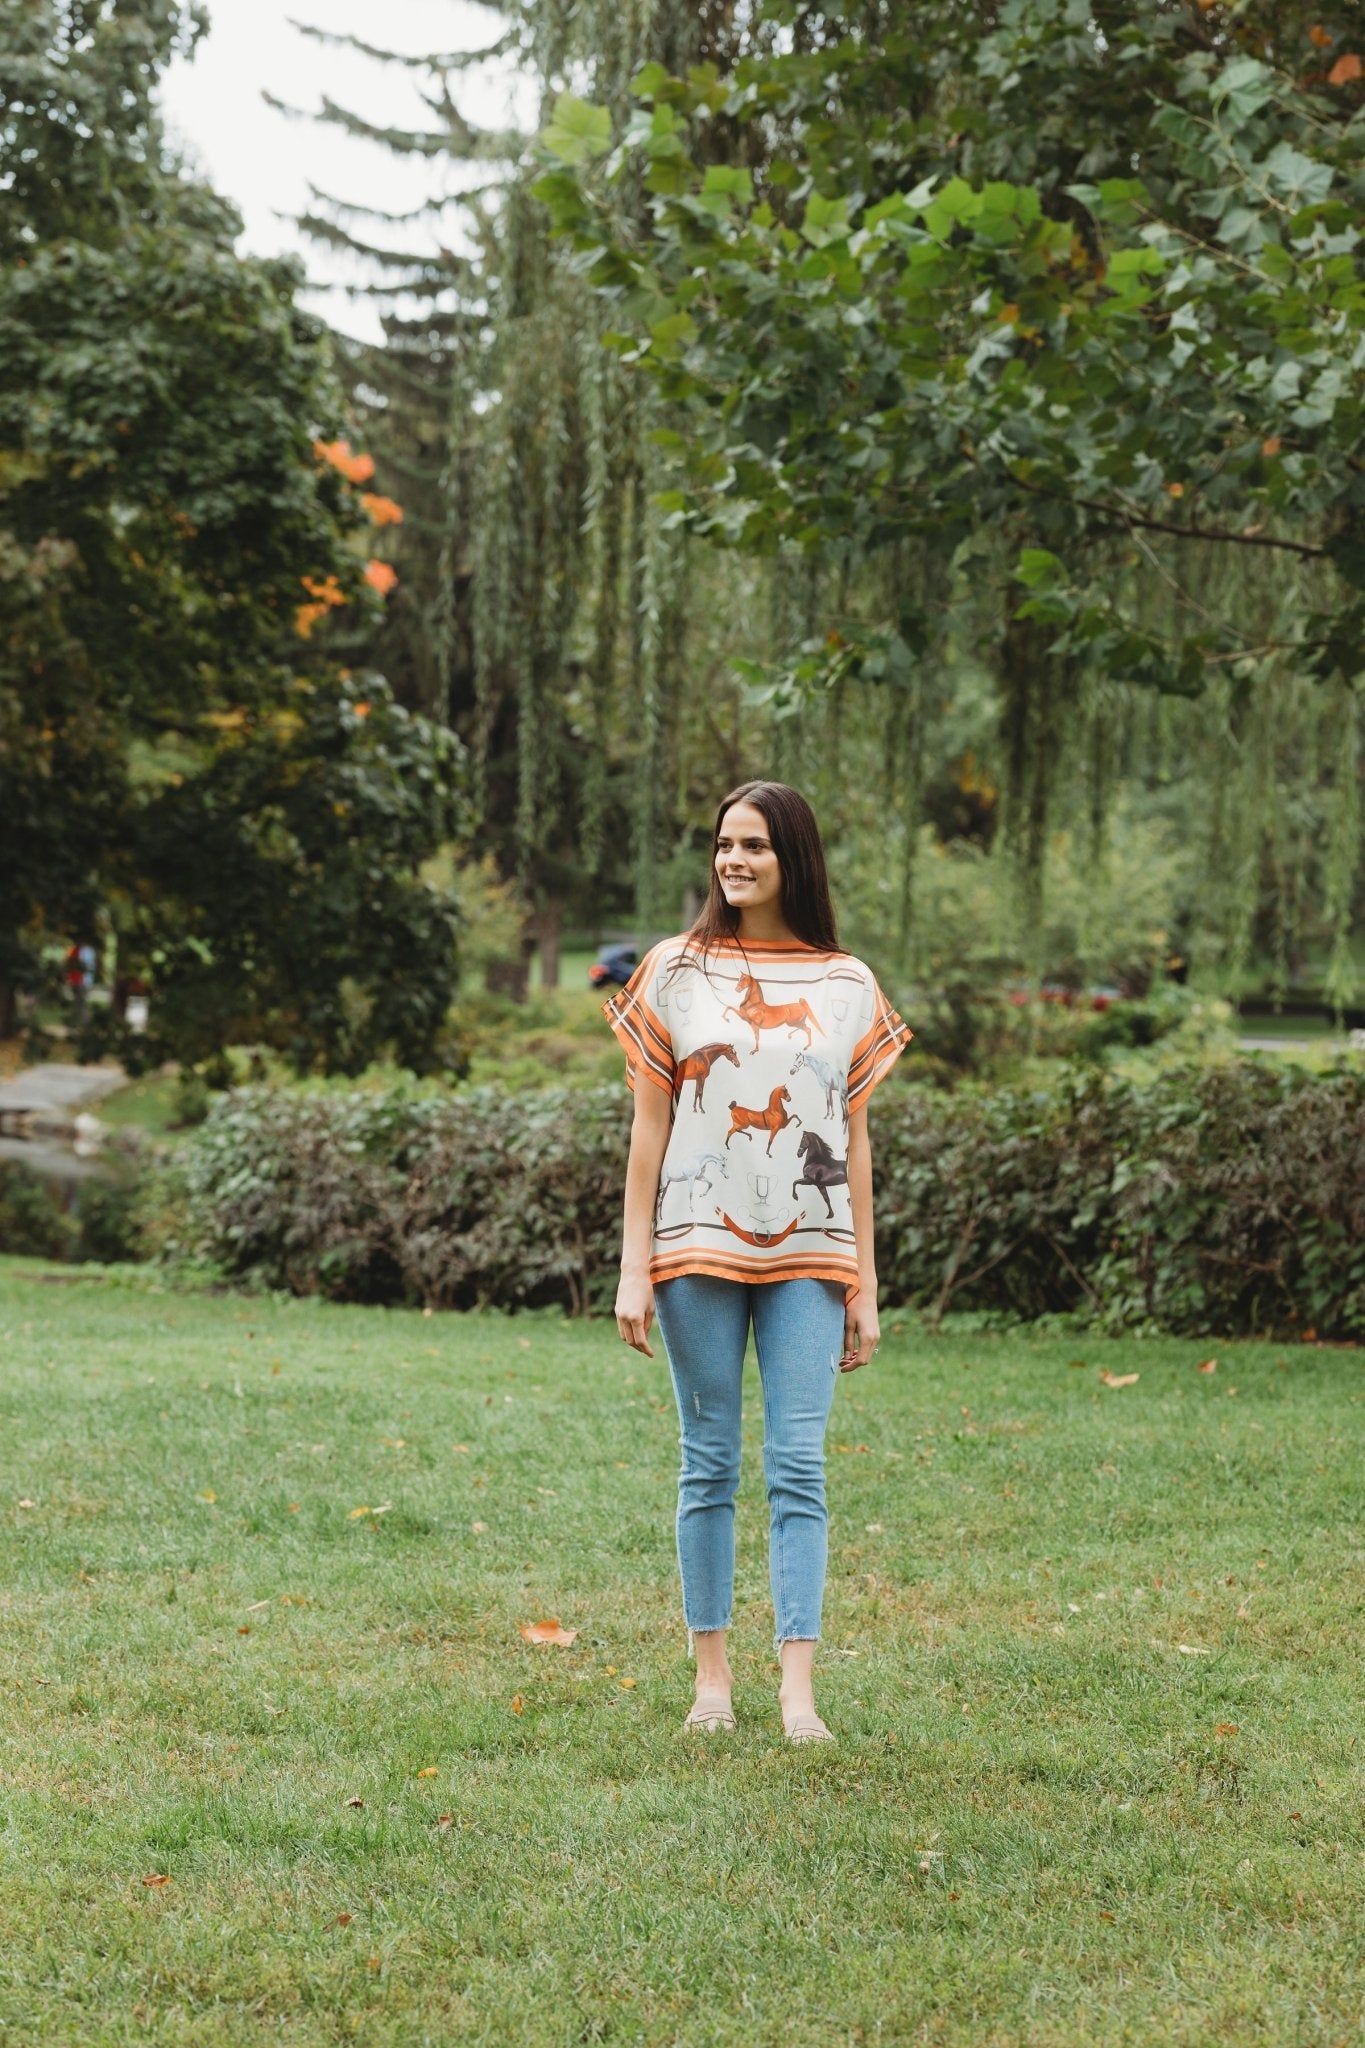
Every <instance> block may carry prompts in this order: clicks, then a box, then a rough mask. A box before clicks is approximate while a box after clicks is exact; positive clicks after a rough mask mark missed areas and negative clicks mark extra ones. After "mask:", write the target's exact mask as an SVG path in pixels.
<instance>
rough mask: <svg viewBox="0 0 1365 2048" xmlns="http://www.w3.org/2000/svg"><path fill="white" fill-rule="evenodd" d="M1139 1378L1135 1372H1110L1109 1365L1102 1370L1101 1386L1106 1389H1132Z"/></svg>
mask: <svg viewBox="0 0 1365 2048" xmlns="http://www.w3.org/2000/svg"><path fill="white" fill-rule="evenodd" d="M1139 1377H1140V1375H1139V1374H1137V1373H1135V1372H1110V1370H1109V1368H1108V1366H1107V1365H1106V1366H1102V1367H1101V1369H1100V1384H1101V1386H1105V1387H1131V1386H1132V1384H1133V1382H1134V1380H1136V1379H1138V1378H1139Z"/></svg>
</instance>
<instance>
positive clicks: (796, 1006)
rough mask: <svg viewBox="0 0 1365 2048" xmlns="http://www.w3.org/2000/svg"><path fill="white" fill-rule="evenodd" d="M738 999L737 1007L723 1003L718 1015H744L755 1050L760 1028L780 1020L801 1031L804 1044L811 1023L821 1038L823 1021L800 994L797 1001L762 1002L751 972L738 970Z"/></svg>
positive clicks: (778, 1023) (775, 1026)
mask: <svg viewBox="0 0 1365 2048" xmlns="http://www.w3.org/2000/svg"><path fill="white" fill-rule="evenodd" d="M739 999H740V1000H739V1008H738V1009H737V1010H736V1009H733V1008H731V1007H730V1006H729V1005H728V1004H727V1005H726V1007H725V1009H724V1010H723V1011H722V1012H721V1015H722V1016H723V1017H742V1018H743V1019H744V1022H745V1023H746V1024H747V1025H748V1026H749V1029H750V1030H751V1031H752V1032H753V1034H754V1051H755V1052H757V1051H758V1034H759V1032H760V1031H776V1030H778V1029H779V1028H780V1027H781V1026H782V1025H784V1024H785V1025H786V1027H787V1029H788V1031H804V1032H805V1034H806V1044H807V1045H809V1044H810V1033H811V1026H812V1024H813V1025H814V1026H815V1029H816V1030H817V1031H818V1032H819V1033H820V1036H821V1037H822V1038H823V1037H824V1035H825V1027H824V1025H823V1024H822V1023H821V1022H820V1019H819V1018H818V1017H817V1016H816V1014H815V1012H814V1010H812V1008H811V1006H810V1004H809V1003H808V1002H807V1001H806V999H805V997H804V996H802V998H801V1000H800V1002H797V1003H765V1002H764V1000H763V991H762V989H761V988H760V987H759V985H758V983H757V982H756V981H755V980H754V977H753V975H752V974H742V975H741V976H740V978H739Z"/></svg>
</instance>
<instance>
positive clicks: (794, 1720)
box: [786, 1714, 834, 1742]
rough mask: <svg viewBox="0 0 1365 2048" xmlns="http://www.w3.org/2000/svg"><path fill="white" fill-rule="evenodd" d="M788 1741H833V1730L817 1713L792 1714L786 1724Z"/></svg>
mask: <svg viewBox="0 0 1365 2048" xmlns="http://www.w3.org/2000/svg"><path fill="white" fill-rule="evenodd" d="M786 1729H787V1740H788V1742H833V1740H834V1731H833V1729H832V1728H826V1726H825V1724H824V1722H823V1721H822V1720H821V1719H820V1716H819V1715H818V1714H793V1715H792V1717H791V1719H790V1721H788V1722H787V1724H786Z"/></svg>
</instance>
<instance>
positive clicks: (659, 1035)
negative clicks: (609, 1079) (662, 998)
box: [602, 946, 677, 1095]
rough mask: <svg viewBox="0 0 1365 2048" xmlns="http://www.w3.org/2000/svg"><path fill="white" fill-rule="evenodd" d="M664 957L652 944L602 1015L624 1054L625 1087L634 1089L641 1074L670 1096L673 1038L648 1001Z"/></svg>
mask: <svg viewBox="0 0 1365 2048" xmlns="http://www.w3.org/2000/svg"><path fill="white" fill-rule="evenodd" d="M661 958H662V948H661V947H659V946H653V947H651V949H650V951H649V952H648V953H646V954H645V957H644V959H643V960H642V961H641V962H640V964H639V966H638V967H637V968H636V970H635V972H634V974H632V975H631V977H630V980H629V981H628V982H627V983H626V985H625V987H624V988H618V989H617V991H616V993H615V995H614V996H612V997H611V999H610V1001H609V1002H605V1003H603V1005H602V1015H603V1016H604V1017H605V1018H606V1020H607V1022H608V1024H610V1026H611V1028H612V1030H613V1032H614V1033H615V1034H616V1038H617V1040H618V1042H619V1044H620V1046H621V1049H622V1051H623V1052H624V1053H625V1056H626V1086H627V1087H628V1088H631V1089H633V1088H634V1086H635V1076H636V1075H637V1073H638V1074H643V1075H644V1076H645V1078H646V1080H649V1081H652V1082H653V1083H654V1085H655V1086H656V1087H657V1088H662V1089H664V1090H665V1091H666V1092H667V1093H668V1094H669V1095H671V1094H672V1093H673V1083H674V1080H675V1078H676V1075H677V1062H676V1060H675V1059H674V1057H673V1041H672V1039H671V1038H670V1037H669V1035H668V1032H667V1030H666V1029H665V1027H664V1025H663V1023H662V1021H661V1019H660V1017H659V1013H658V1011H657V1010H655V1009H654V1007H653V1005H652V1004H651V1002H650V1000H649V997H650V995H651V994H652V993H653V989H654V979H655V975H656V974H657V972H658V969H659V966H660V962H661Z"/></svg>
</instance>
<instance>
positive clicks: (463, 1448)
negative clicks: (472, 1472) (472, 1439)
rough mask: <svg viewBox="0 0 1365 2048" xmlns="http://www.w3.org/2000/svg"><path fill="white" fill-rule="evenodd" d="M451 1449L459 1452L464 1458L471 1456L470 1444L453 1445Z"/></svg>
mask: <svg viewBox="0 0 1365 2048" xmlns="http://www.w3.org/2000/svg"><path fill="white" fill-rule="evenodd" d="M450 1448H451V1450H452V1451H458V1452H459V1454H460V1456H461V1457H462V1458H467V1457H468V1456H469V1445H468V1444H452V1445H451V1446H450Z"/></svg>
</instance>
